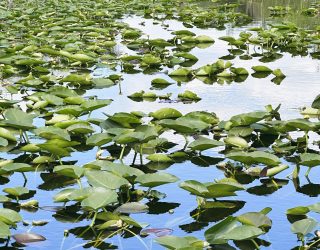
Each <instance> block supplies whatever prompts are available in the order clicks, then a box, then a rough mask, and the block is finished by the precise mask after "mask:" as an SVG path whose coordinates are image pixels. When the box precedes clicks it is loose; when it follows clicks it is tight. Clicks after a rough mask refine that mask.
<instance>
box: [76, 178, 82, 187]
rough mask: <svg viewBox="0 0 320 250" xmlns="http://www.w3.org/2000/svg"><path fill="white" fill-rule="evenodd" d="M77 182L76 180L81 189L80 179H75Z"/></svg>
mask: <svg viewBox="0 0 320 250" xmlns="http://www.w3.org/2000/svg"><path fill="white" fill-rule="evenodd" d="M77 182H78V185H79V188H80V189H82V183H81V179H77Z"/></svg>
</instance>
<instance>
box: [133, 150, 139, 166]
mask: <svg viewBox="0 0 320 250" xmlns="http://www.w3.org/2000/svg"><path fill="white" fill-rule="evenodd" d="M137 154H138V153H137V152H134V156H133V160H132V165H134V163H135V162H136V158H137Z"/></svg>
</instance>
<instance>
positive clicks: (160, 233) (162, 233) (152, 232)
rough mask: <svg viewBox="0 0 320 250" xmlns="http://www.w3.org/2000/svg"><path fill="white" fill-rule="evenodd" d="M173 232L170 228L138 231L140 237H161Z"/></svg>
mask: <svg viewBox="0 0 320 250" xmlns="http://www.w3.org/2000/svg"><path fill="white" fill-rule="evenodd" d="M172 232H173V230H172V229H170V228H146V229H143V230H141V231H140V235H155V236H156V237H163V236H167V235H169V234H171V233H172Z"/></svg>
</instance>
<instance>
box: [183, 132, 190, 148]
mask: <svg viewBox="0 0 320 250" xmlns="http://www.w3.org/2000/svg"><path fill="white" fill-rule="evenodd" d="M183 137H184V140H185V141H186V143H185V144H184V147H183V150H186V148H187V147H188V144H189V140H188V137H187V136H186V135H183Z"/></svg>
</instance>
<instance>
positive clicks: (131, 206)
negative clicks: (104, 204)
mask: <svg viewBox="0 0 320 250" xmlns="http://www.w3.org/2000/svg"><path fill="white" fill-rule="evenodd" d="M148 210H149V207H148V206H147V205H145V204H142V203H140V202H128V203H124V204H122V205H121V206H120V207H117V208H116V210H115V211H114V212H116V213H124V214H137V213H146V212H148Z"/></svg>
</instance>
